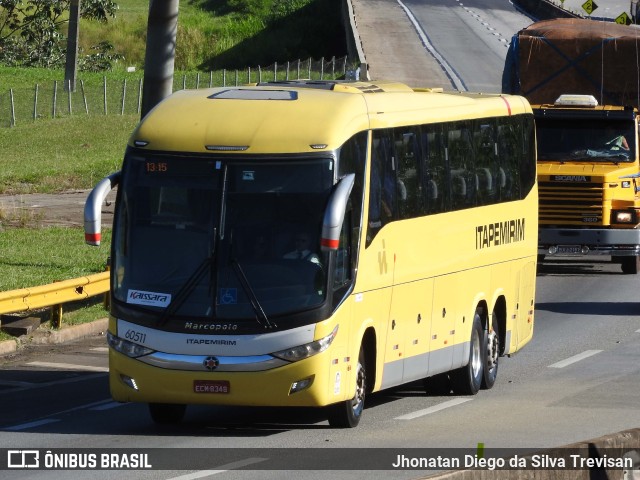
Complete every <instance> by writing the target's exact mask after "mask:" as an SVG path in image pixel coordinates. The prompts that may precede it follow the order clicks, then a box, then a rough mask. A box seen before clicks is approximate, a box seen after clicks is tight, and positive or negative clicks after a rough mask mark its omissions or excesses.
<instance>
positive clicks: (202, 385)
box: [193, 380, 231, 394]
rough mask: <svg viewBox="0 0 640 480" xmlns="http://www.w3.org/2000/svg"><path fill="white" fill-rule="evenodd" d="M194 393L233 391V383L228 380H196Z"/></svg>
mask: <svg viewBox="0 0 640 480" xmlns="http://www.w3.org/2000/svg"><path fill="white" fill-rule="evenodd" d="M193 391H194V393H219V394H225V393H230V392H231V384H230V383H229V382H228V381H227V380H194V381H193Z"/></svg>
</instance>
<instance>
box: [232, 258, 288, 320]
mask: <svg viewBox="0 0 640 480" xmlns="http://www.w3.org/2000/svg"><path fill="white" fill-rule="evenodd" d="M231 266H232V267H233V271H234V272H235V274H236V276H237V277H238V280H240V285H242V289H243V290H244V292H245V293H246V294H247V297H249V303H251V308H253V311H254V312H255V314H256V322H258V324H259V325H261V326H263V327H264V328H273V327H277V325H276V324H275V323H274V324H272V323H271V322H270V321H269V319H268V318H267V314H266V313H265V311H264V309H263V308H262V305H260V301H259V300H258V297H257V296H256V292H255V291H254V290H253V288H252V287H251V284H250V283H249V279H248V278H247V276H246V275H245V273H244V270H243V269H242V267H241V266H240V262H238V260H237V259H236V258H235V257H231Z"/></svg>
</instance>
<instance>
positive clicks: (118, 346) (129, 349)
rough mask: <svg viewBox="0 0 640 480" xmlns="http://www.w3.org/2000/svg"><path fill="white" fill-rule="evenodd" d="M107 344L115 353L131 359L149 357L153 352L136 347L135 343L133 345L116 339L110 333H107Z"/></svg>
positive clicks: (145, 348)
mask: <svg viewBox="0 0 640 480" xmlns="http://www.w3.org/2000/svg"><path fill="white" fill-rule="evenodd" d="M107 343H108V344H109V346H110V347H111V348H113V349H114V350H115V351H116V352H119V353H122V354H123V355H126V356H127V357H131V358H136V357H141V356H143V355H149V354H150V353H152V352H153V351H154V350H152V349H151V348H147V347H143V346H142V345H138V344H137V343H133V342H130V341H128V340H124V339H122V338H120V337H117V336H115V335H113V334H112V333H111V332H107Z"/></svg>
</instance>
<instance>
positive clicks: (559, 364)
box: [549, 350, 602, 368]
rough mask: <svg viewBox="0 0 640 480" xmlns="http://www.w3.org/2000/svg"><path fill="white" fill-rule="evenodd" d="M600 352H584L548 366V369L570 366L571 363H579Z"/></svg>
mask: <svg viewBox="0 0 640 480" xmlns="http://www.w3.org/2000/svg"><path fill="white" fill-rule="evenodd" d="M600 352H602V350H586V351H584V352H582V353H579V354H578V355H574V356H573V357H569V358H566V359H564V360H561V361H559V362H556V363H554V364H552V365H549V368H564V367H566V366H567V365H571V364H572V363H576V362H579V361H580V360H584V359H585V358H589V357H591V356H593V355H596V354H598V353H600Z"/></svg>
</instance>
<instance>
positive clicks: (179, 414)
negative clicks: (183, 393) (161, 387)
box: [149, 403, 187, 425]
mask: <svg viewBox="0 0 640 480" xmlns="http://www.w3.org/2000/svg"><path fill="white" fill-rule="evenodd" d="M186 409H187V406H186V405H182V404H173V403H150V404H149V413H150V414H151V419H152V420H153V421H154V422H155V423H157V424H159V425H171V424H175V423H180V422H181V421H182V419H183V418H184V413H185V411H186Z"/></svg>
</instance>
